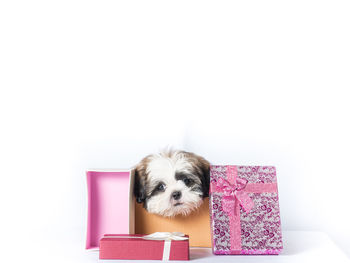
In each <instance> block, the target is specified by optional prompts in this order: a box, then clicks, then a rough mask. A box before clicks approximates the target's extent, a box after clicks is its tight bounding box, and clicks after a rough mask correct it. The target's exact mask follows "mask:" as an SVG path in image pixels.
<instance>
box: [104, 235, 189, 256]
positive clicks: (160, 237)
mask: <svg viewBox="0 0 350 263" xmlns="http://www.w3.org/2000/svg"><path fill="white" fill-rule="evenodd" d="M103 238H142V239H147V240H160V241H161V240H164V248H163V259H162V260H165V261H168V260H169V257H170V247H171V240H187V239H188V237H186V236H185V234H184V233H181V232H155V233H152V234H150V235H145V236H142V237H136V236H104V237H103Z"/></svg>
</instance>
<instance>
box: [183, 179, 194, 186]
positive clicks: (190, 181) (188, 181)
mask: <svg viewBox="0 0 350 263" xmlns="http://www.w3.org/2000/svg"><path fill="white" fill-rule="evenodd" d="M184 183H185V185H189V184H191V183H192V179H189V178H185V179H184Z"/></svg>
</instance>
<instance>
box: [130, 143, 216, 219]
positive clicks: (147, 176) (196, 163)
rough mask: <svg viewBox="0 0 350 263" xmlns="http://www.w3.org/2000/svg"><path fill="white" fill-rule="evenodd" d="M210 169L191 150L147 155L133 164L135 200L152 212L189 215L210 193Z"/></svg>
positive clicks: (170, 215) (167, 151)
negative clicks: (134, 165)
mask: <svg viewBox="0 0 350 263" xmlns="http://www.w3.org/2000/svg"><path fill="white" fill-rule="evenodd" d="M209 169H210V164H209V162H208V161H207V160H205V159H204V158H203V157H201V156H198V155H196V154H194V153H190V152H185V151H174V150H166V151H163V152H161V153H159V154H152V155H148V156H146V157H145V158H143V159H142V160H141V162H140V163H139V164H137V165H136V167H135V185H134V194H135V197H136V201H137V202H138V203H143V206H144V208H145V209H146V210H147V211H148V212H150V213H153V214H158V215H162V216H166V217H172V216H175V215H179V214H182V215H188V214H189V213H191V212H192V211H193V210H195V209H196V208H198V207H199V206H200V205H201V204H202V202H203V198H205V197H207V196H208V194H209V193H208V192H209Z"/></svg>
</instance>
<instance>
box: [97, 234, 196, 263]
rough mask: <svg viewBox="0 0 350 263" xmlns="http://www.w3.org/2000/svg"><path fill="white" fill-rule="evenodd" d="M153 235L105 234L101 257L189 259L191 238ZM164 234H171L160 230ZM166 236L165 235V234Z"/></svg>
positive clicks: (101, 246)
mask: <svg viewBox="0 0 350 263" xmlns="http://www.w3.org/2000/svg"><path fill="white" fill-rule="evenodd" d="M155 234H157V233H154V234H151V235H147V236H145V235H127V234H125V235H104V237H103V238H102V239H101V240H100V259H128V260H189V240H188V236H186V235H184V236H183V237H179V238H176V237H175V239H185V240H174V239H172V238H162V237H157V236H155V237H153V238H152V235H155ZM159 234H160V235H161V236H162V235H163V234H170V235H172V234H171V233H166V232H160V233H159ZM163 236H164V235H163Z"/></svg>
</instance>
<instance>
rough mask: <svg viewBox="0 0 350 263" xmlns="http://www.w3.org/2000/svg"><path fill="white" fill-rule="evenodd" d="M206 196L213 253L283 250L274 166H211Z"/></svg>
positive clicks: (278, 251) (252, 252)
mask: <svg viewBox="0 0 350 263" xmlns="http://www.w3.org/2000/svg"><path fill="white" fill-rule="evenodd" d="M209 198H210V200H209V207H210V227H211V232H212V249H213V253H214V254H217V255H228V254H279V253H280V252H281V251H282V248H283V245H282V232H281V220H280V210H279V205H278V191H277V180H276V169H275V167H273V166H233V165H212V166H211V167H210V196H209Z"/></svg>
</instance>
